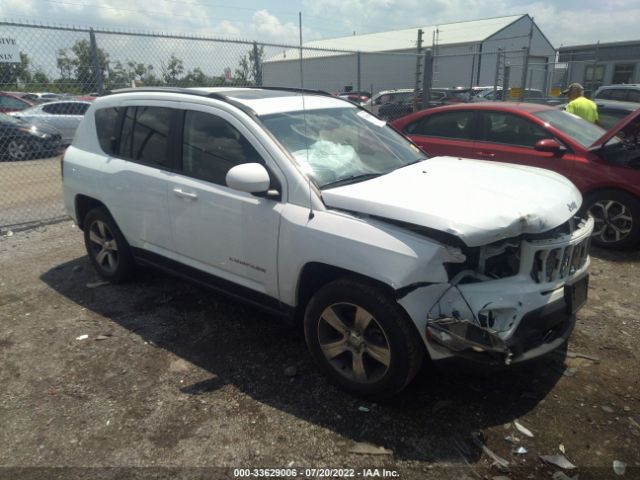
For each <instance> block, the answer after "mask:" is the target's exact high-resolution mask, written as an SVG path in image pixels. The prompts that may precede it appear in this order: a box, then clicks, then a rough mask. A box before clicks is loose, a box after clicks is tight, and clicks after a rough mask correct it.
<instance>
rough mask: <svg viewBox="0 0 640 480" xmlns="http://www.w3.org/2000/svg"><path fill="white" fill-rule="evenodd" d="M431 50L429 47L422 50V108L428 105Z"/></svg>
mask: <svg viewBox="0 0 640 480" xmlns="http://www.w3.org/2000/svg"><path fill="white" fill-rule="evenodd" d="M432 53H433V52H432V51H431V49H430V48H427V49H426V50H425V51H424V76H423V78H422V108H423V109H425V108H427V107H428V106H429V100H431V85H432V83H433V54H432Z"/></svg>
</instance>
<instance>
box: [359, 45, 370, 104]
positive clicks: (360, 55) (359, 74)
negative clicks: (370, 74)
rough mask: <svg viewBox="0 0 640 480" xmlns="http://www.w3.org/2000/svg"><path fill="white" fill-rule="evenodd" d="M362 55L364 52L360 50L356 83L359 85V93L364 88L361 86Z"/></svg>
mask: <svg viewBox="0 0 640 480" xmlns="http://www.w3.org/2000/svg"><path fill="white" fill-rule="evenodd" d="M361 56H362V52H360V51H359V52H358V53H357V54H356V59H357V69H358V71H357V72H356V73H357V81H356V85H357V86H358V95H360V92H361V91H362V89H361V88H360V80H361V78H360V66H361V61H362V59H361ZM372 94H373V92H372Z"/></svg>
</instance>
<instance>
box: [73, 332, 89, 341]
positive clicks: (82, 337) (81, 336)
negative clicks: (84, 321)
mask: <svg viewBox="0 0 640 480" xmlns="http://www.w3.org/2000/svg"><path fill="white" fill-rule="evenodd" d="M87 338H89V335H87V334H86V333H85V334H84V335H80V336H79V337H76V340H86V339H87Z"/></svg>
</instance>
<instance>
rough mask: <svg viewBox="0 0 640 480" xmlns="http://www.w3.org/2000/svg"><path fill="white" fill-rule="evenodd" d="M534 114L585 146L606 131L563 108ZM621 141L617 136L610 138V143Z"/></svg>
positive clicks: (588, 145) (589, 144)
mask: <svg viewBox="0 0 640 480" xmlns="http://www.w3.org/2000/svg"><path fill="white" fill-rule="evenodd" d="M534 115H535V116H536V117H538V118H539V119H540V120H542V121H544V122H546V123H548V124H549V125H551V126H552V127H553V128H557V129H558V130H560V131H561V132H562V133H564V134H565V135H567V136H568V137H570V138H572V139H573V140H575V141H576V142H578V143H579V144H580V145H582V146H583V147H585V148H588V147H590V146H591V145H592V144H593V143H594V142H595V141H596V140H598V139H599V138H600V137H602V135H604V133H605V130H604V129H603V128H601V127H599V126H597V125H594V124H593V123H591V122H587V121H586V120H583V119H582V118H580V117H578V116H577V115H573V114H571V113H569V112H565V111H562V110H545V111H543V112H536V113H534ZM619 141H620V140H618V139H617V138H612V139H611V140H609V144H612V143H618V142H619Z"/></svg>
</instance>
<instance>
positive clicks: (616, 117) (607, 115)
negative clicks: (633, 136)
mask: <svg viewBox="0 0 640 480" xmlns="http://www.w3.org/2000/svg"><path fill="white" fill-rule="evenodd" d="M595 102H596V105H598V124H599V125H600V126H601V127H602V128H604V129H605V130H609V129H610V128H613V126H614V125H615V124H616V123H618V122H619V121H620V120H622V119H623V118H625V117H626V116H627V115H629V114H630V113H631V112H634V111H635V110H637V109H638V108H640V105H638V104H637V103H633V102H618V101H616V100H602V99H596V100H595Z"/></svg>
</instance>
